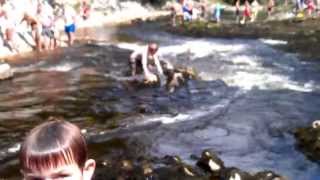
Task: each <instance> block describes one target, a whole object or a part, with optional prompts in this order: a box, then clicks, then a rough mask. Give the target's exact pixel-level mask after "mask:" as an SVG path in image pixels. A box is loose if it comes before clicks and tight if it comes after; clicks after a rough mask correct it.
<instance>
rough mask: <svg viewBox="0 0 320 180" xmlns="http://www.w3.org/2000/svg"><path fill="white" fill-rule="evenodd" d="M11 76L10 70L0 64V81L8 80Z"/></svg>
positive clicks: (5, 64)
mask: <svg viewBox="0 0 320 180" xmlns="http://www.w3.org/2000/svg"><path fill="white" fill-rule="evenodd" d="M12 76H13V71H12V68H11V66H10V65H9V64H7V63H2V64H0V80H4V79H8V78H10V77H12Z"/></svg>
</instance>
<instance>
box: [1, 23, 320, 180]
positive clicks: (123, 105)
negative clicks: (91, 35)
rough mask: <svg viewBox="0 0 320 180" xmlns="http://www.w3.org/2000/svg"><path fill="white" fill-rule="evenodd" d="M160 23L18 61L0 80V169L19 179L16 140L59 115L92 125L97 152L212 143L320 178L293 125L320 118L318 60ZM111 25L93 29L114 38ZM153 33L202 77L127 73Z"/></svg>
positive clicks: (247, 160)
mask: <svg viewBox="0 0 320 180" xmlns="http://www.w3.org/2000/svg"><path fill="white" fill-rule="evenodd" d="M160 29H161V28H159V26H157V25H155V24H153V23H151V24H144V25H141V24H140V26H133V27H123V28H122V29H116V30H115V32H116V33H115V34H112V33H111V34H112V36H114V37H117V38H116V40H112V41H108V43H104V42H91V43H84V44H80V45H77V46H75V47H73V48H67V49H63V50H58V51H57V52H54V53H51V54H46V55H42V56H35V55H31V56H28V57H24V58H22V59H20V60H17V61H14V62H13V63H14V70H15V76H14V78H12V79H10V80H6V81H2V82H0V102H1V103H0V139H1V140H0V150H1V151H0V161H1V166H0V178H1V179H2V178H11V179H19V170H18V165H17V159H16V152H17V150H18V147H19V146H18V143H19V142H20V141H21V140H22V138H23V137H24V135H25V133H26V132H28V131H29V130H30V129H31V128H32V127H34V126H35V125H37V124H39V123H41V122H43V121H44V120H45V119H46V118H48V117H49V116H62V117H64V118H65V119H67V120H69V121H71V122H74V123H76V124H77V125H79V126H80V127H81V128H82V130H83V131H84V132H86V134H87V136H88V137H89V144H90V151H91V155H92V156H93V157H95V159H97V160H98V161H102V160H103V159H105V158H108V157H110V156H112V157H116V158H128V159H130V158H131V159H134V158H135V157H140V156H149V157H163V156H165V155H179V156H180V157H181V158H182V159H183V160H184V161H186V162H188V163H194V161H193V160H192V159H191V158H190V155H191V154H197V155H199V154H200V153H201V151H202V150H204V149H212V150H214V151H215V152H217V153H218V155H219V156H220V157H221V159H222V160H223V161H224V162H225V164H226V166H229V167H230V166H235V167H239V168H241V169H244V170H247V171H249V172H257V171H261V170H265V169H268V170H273V171H275V172H277V173H279V174H282V175H285V176H287V177H288V178H289V179H293V180H316V179H319V177H320V167H319V165H318V164H316V163H313V162H311V161H309V160H308V159H306V158H305V156H304V155H303V154H302V153H300V152H299V151H298V150H296V148H295V140H294V137H293V135H292V131H293V130H294V129H295V128H296V127H299V126H307V125H309V124H310V123H311V122H312V121H313V120H315V119H317V118H319V117H320V111H319V110H318V107H319V106H320V86H319V84H320V73H319V72H320V64H317V63H308V62H302V61H300V60H299V58H298V56H297V55H295V54H287V53H285V52H282V51H279V50H276V49H274V48H272V46H271V45H273V44H285V42H281V41H274V40H265V39H258V40H246V39H210V38H203V39H194V38H188V37H181V36H175V35H172V34H167V33H165V32H163V31H161V30H160ZM109 31H110V29H99V30H97V32H95V34H96V35H97V34H98V35H99V37H104V36H105V37H104V38H105V39H108V38H106V37H107V36H109V35H110V32H109ZM96 37H97V36H96ZM98 39H99V40H105V39H103V38H102V39H101V38H98ZM148 41H156V42H158V43H159V44H160V46H161V48H160V52H159V53H160V56H161V58H162V59H166V60H169V61H171V62H172V63H173V64H175V65H179V66H180V65H181V66H188V67H193V68H194V69H195V70H196V71H197V73H198V75H199V79H197V80H190V81H188V82H187V83H186V84H185V85H184V86H182V87H180V88H178V89H177V90H176V91H175V92H174V93H169V92H167V90H166V89H165V88H163V87H144V86H138V85H134V84H132V83H129V82H127V81H126V75H127V73H128V71H129V67H128V63H127V59H128V56H129V54H130V50H131V49H134V48H137V47H139V46H141V44H143V43H144V42H148ZM168 179H170V178H169V177H168Z"/></svg>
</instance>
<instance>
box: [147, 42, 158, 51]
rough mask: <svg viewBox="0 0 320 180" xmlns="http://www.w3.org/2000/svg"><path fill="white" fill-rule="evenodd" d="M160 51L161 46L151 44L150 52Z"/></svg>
mask: <svg viewBox="0 0 320 180" xmlns="http://www.w3.org/2000/svg"><path fill="white" fill-rule="evenodd" d="M158 49H159V46H158V44H157V43H149V50H151V51H153V52H156V51H158Z"/></svg>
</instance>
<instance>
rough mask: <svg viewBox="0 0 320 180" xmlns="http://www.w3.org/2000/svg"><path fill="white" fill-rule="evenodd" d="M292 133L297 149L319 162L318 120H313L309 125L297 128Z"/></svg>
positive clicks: (319, 134) (319, 124) (319, 127)
mask: <svg viewBox="0 0 320 180" xmlns="http://www.w3.org/2000/svg"><path fill="white" fill-rule="evenodd" d="M294 135H295V138H296V140H297V147H298V149H299V150H301V151H302V152H303V153H304V154H305V155H306V156H307V157H308V158H309V159H311V160H314V161H317V162H320V121H319V120H317V121H314V122H313V123H312V126H310V127H305V128H298V129H297V130H296V131H295V133H294Z"/></svg>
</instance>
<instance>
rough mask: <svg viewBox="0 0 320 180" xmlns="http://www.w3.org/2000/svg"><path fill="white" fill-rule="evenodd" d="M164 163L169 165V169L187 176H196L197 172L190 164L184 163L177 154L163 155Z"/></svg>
mask: <svg viewBox="0 0 320 180" xmlns="http://www.w3.org/2000/svg"><path fill="white" fill-rule="evenodd" d="M163 160H164V163H165V164H167V165H169V166H171V169H172V170H173V171H175V172H177V173H179V174H182V175H184V176H187V177H196V176H197V172H196V170H194V169H193V167H192V166H190V165H188V164H185V163H184V162H183V161H182V160H181V158H180V157H179V156H165V157H164V158H163Z"/></svg>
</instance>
